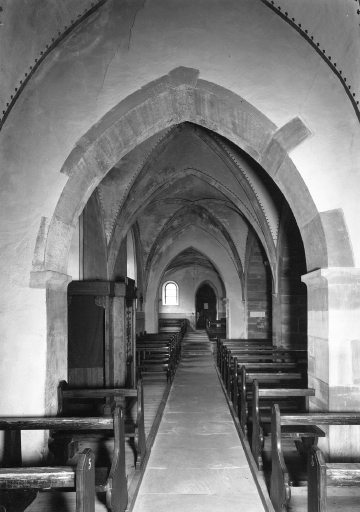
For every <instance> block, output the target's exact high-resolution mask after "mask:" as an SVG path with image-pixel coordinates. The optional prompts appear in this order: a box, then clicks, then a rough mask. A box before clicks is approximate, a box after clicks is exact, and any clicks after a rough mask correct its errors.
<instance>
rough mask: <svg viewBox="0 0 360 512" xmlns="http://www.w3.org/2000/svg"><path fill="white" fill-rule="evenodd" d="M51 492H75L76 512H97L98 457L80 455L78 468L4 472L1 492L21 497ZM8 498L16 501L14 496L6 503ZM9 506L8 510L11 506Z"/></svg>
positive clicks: (0, 475) (1, 472)
mask: <svg viewBox="0 0 360 512" xmlns="http://www.w3.org/2000/svg"><path fill="white" fill-rule="evenodd" d="M50 488H75V490H76V512H95V457H94V454H93V452H92V451H91V450H90V448H86V449H85V450H84V451H83V452H82V453H81V454H79V457H78V462H77V466H76V468H72V467H69V466H65V467H41V468H39V467H32V468H30V467H26V468H11V469H0V492H1V490H6V491H16V495H17V496H18V492H19V491H20V490H23V491H25V492H26V491H28V490H29V489H34V490H40V489H50ZM7 498H8V499H10V500H11V501H12V499H11V496H10V495H9V496H7V495H5V497H4V499H5V501H6V499H7ZM0 499H1V498H0ZM2 503H3V501H2ZM3 504H4V503H3ZM5 506H6V509H7V504H5Z"/></svg>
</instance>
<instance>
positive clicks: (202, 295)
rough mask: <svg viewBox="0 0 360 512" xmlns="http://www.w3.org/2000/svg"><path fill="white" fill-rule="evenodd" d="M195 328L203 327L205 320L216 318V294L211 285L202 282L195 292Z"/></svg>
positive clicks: (211, 320) (213, 320)
mask: <svg viewBox="0 0 360 512" xmlns="http://www.w3.org/2000/svg"><path fill="white" fill-rule="evenodd" d="M195 309H196V328H197V329H205V326H206V320H209V321H210V322H215V320H216V295H215V292H214V290H213V289H212V287H211V286H210V285H208V284H203V285H202V286H201V287H200V288H199V289H198V291H197V293H196V298H195Z"/></svg>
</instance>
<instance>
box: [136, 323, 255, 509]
mask: <svg viewBox="0 0 360 512" xmlns="http://www.w3.org/2000/svg"><path fill="white" fill-rule="evenodd" d="M189 339H191V340H196V339H197V336H196V334H193V333H192V334H190V335H187V336H186V337H185V340H184V343H183V350H182V354H183V355H182V359H181V361H180V365H179V368H178V370H177V372H176V375H175V379H174V382H173V385H172V389H171V391H170V394H169V397H168V401H167V405H166V407H165V410H164V414H163V417H162V420H161V423H160V426H159V430H158V433H157V436H156V439H155V442H154V445H153V447H152V451H151V454H150V457H149V461H148V464H147V467H146V470H145V472H144V475H143V480H142V483H141V486H140V489H139V493H138V497H137V499H136V502H135V506H134V508H133V511H134V512H153V511H154V512H155V511H156V512H162V511H164V512H165V511H166V512H168V511H169V510H170V511H171V512H180V511H181V512H183V511H188V510H189V511H190V510H191V511H199V512H202V511H205V510H206V512H208V511H211V512H225V511H226V512H228V511H229V509H230V508H231V509H232V510H244V511H245V510H246V511H250V512H260V511H263V510H264V507H263V505H262V502H261V499H260V496H259V494H258V491H257V487H256V484H255V482H254V479H253V476H252V473H251V470H250V468H249V465H248V463H247V459H246V456H245V453H244V450H243V448H242V445H241V442H240V439H239V436H238V433H237V430H236V428H235V425H234V423H233V419H232V416H231V414H230V411H229V408H228V405H227V402H226V399H225V396H224V393H223V390H222V387H221V384H220V382H219V379H218V375H217V372H216V370H215V362H214V358H213V354H212V352H211V344H210V342H209V341H208V340H206V338H205V336H204V335H201V340H202V341H201V350H200V351H199V353H198V354H196V353H195V348H194V346H195V343H193V342H191V343H187V340H189ZM205 350H207V355H206V352H205Z"/></svg>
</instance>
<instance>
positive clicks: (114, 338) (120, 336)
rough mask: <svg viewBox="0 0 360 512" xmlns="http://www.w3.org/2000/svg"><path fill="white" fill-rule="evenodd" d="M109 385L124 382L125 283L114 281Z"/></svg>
mask: <svg viewBox="0 0 360 512" xmlns="http://www.w3.org/2000/svg"><path fill="white" fill-rule="evenodd" d="M109 324H110V336H109V338H110V339H109V356H108V358H107V359H108V365H109V387H111V388H115V387H120V388H121V387H125V383H126V283H114V296H113V298H112V299H111V303H110V320H109Z"/></svg>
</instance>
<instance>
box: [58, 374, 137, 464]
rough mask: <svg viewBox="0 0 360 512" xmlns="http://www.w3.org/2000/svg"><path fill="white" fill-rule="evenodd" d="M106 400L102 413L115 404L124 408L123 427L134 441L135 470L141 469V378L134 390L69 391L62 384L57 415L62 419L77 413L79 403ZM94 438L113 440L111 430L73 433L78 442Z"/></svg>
mask: <svg viewBox="0 0 360 512" xmlns="http://www.w3.org/2000/svg"><path fill="white" fill-rule="evenodd" d="M98 399H106V401H107V403H106V405H105V406H104V409H105V413H107V414H108V415H111V409H113V408H114V407H115V406H116V405H120V406H122V405H123V406H124V407H123V409H124V425H125V437H127V438H129V437H131V438H133V439H134V445H135V451H136V460H135V466H136V469H140V467H141V465H142V462H143V460H144V457H145V455H146V435H145V412H144V411H145V409H144V387H143V381H142V379H138V382H137V386H136V389H130V388H113V389H110V388H108V389H107V388H104V389H100V388H94V389H90V388H85V389H80V388H69V386H68V384H67V382H66V381H64V380H63V381H61V382H60V383H59V386H58V404H59V410H58V416H59V417H64V416H69V415H72V413H73V412H74V411H76V410H77V408H78V406H79V403H80V404H81V401H82V400H98ZM122 400H127V401H128V403H127V404H126V403H125V404H124V403H123V402H122ZM134 404H136V417H135V419H134V420H133V419H131V417H130V416H131V409H132V407H133V406H134ZM94 437H110V438H112V433H111V431H107V432H106V433H105V432H101V431H99V432H97V433H94V431H91V432H85V431H82V432H76V433H74V434H73V441H74V442H75V441H76V442H77V443H78V442H80V440H81V438H83V439H85V438H87V439H90V438H94Z"/></svg>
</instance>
